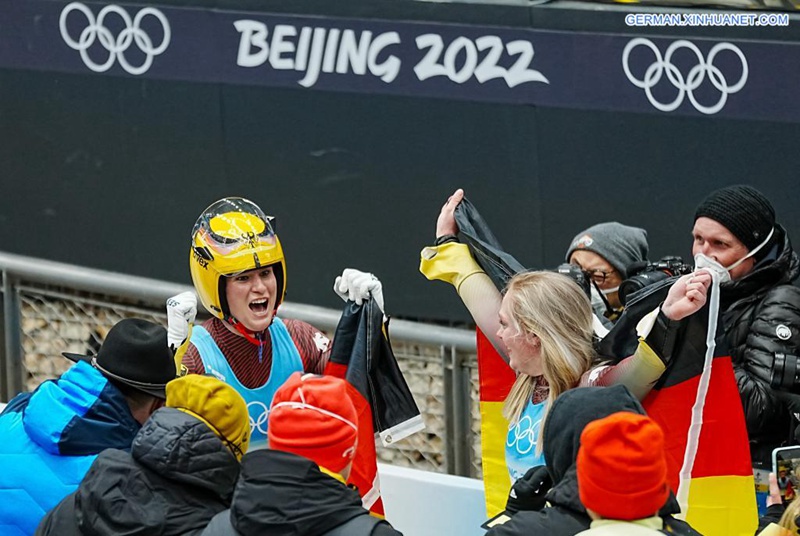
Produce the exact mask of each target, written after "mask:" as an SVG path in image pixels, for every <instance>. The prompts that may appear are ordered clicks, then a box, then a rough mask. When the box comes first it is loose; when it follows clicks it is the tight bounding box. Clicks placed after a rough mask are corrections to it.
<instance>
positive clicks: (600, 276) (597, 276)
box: [583, 269, 614, 285]
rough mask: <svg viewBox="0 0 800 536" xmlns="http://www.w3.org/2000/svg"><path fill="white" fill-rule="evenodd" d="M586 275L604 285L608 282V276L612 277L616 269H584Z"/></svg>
mask: <svg viewBox="0 0 800 536" xmlns="http://www.w3.org/2000/svg"><path fill="white" fill-rule="evenodd" d="M583 273H584V274H586V276H587V277H588V278H589V279H591V280H592V281H594V282H595V283H597V284H598V285H602V284H603V283H605V282H606V278H608V277H611V276H612V275H613V274H614V271H613V270H612V271H610V272H604V271H603V270H597V269H595V270H584V271H583Z"/></svg>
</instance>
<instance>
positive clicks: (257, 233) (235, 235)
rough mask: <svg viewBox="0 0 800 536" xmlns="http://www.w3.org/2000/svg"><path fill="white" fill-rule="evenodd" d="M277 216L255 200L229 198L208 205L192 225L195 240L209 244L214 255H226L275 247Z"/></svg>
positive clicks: (210, 251) (195, 243) (207, 245)
mask: <svg viewBox="0 0 800 536" xmlns="http://www.w3.org/2000/svg"><path fill="white" fill-rule="evenodd" d="M273 222H274V218H273V217H272V216H267V215H266V214H264V212H263V211H262V210H261V209H260V208H259V207H258V206H257V205H256V204H255V203H253V202H251V201H248V200H247V199H243V198H226V199H221V200H220V201H217V202H216V203H214V204H213V205H211V206H210V207H208V208H207V209H206V210H205V211H203V214H201V215H200V217H199V218H198V219H197V222H196V223H195V225H194V229H192V241H193V243H194V245H197V244H198V242H199V243H201V244H203V245H204V246H206V248H208V250H209V253H211V255H212V257H216V256H221V257H226V256H229V255H232V254H234V253H236V252H238V251H241V250H242V249H257V248H260V247H267V248H271V247H275V244H276V242H277V239H276V237H275V229H274V227H273Z"/></svg>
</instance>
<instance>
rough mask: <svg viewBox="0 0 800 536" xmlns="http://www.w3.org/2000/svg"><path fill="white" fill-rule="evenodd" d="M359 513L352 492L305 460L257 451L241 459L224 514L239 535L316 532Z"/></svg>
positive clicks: (309, 535)
mask: <svg viewBox="0 0 800 536" xmlns="http://www.w3.org/2000/svg"><path fill="white" fill-rule="evenodd" d="M363 513H364V509H363V508H362V506H361V498H360V497H359V495H358V492H357V491H355V490H353V489H351V488H348V487H347V486H345V485H344V484H342V483H341V482H339V481H337V480H335V479H334V478H332V477H330V476H328V475H326V474H325V473H323V472H322V471H320V469H319V467H318V466H317V465H316V464H315V463H314V462H312V461H311V460H308V459H306V458H302V457H300V456H296V455H294V454H291V453H288V452H281V451H277V450H257V451H254V452H251V453H249V454H246V455H245V457H244V459H243V460H242V475H241V478H240V479H239V482H238V484H237V485H236V491H235V492H234V496H233V504H232V505H231V516H230V518H231V522H232V523H233V526H234V528H235V529H236V531H237V533H238V534H241V535H242V536H256V535H261V534H269V535H270V536H318V535H322V534H325V533H326V532H328V531H329V530H331V529H332V528H334V527H337V526H339V525H341V524H342V523H345V522H346V521H348V520H350V519H351V518H353V517H355V516H357V515H361V514H363Z"/></svg>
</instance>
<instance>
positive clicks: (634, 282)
mask: <svg viewBox="0 0 800 536" xmlns="http://www.w3.org/2000/svg"><path fill="white" fill-rule="evenodd" d="M692 269H693V266H692V265H691V264H686V263H684V262H683V259H682V258H681V257H675V256H669V257H662V258H661V259H659V260H658V261H656V262H641V263H633V264H632V265H631V266H629V267H628V275H629V277H628V279H626V280H625V281H623V282H622V283H620V285H619V301H620V303H621V304H622V305H625V304H626V303H627V301H628V297H629V296H631V295H632V294H633V293H634V292H637V291H639V290H641V289H643V288H645V287H648V286H650V285H652V284H653V283H657V282H659V281H663V280H664V279H667V278H670V277H674V276H676V275H686V274H690V273H692Z"/></svg>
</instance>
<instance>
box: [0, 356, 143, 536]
mask: <svg viewBox="0 0 800 536" xmlns="http://www.w3.org/2000/svg"><path fill="white" fill-rule="evenodd" d="M140 427H141V426H140V425H139V423H138V422H137V421H136V420H135V419H134V418H133V415H131V412H130V409H129V408H128V403H127V402H126V400H125V397H124V396H123V395H122V393H121V392H120V391H119V390H118V389H117V388H116V387H114V386H113V385H112V384H111V383H109V382H108V380H107V379H106V378H105V377H104V376H103V375H102V374H100V372H98V371H97V370H96V369H95V368H93V367H92V366H91V365H89V364H87V363H83V362H80V363H77V364H76V365H74V366H73V367H72V368H70V369H69V370H68V371H67V372H65V373H64V374H63V375H62V376H61V378H59V379H58V380H55V381H47V382H45V383H43V384H41V385H40V386H39V388H38V389H36V390H35V391H34V392H33V393H23V394H21V395H18V396H16V397H15V398H14V399H13V400H11V402H9V404H8V406H7V407H6V409H5V410H4V411H3V413H2V415H0V534H2V535H3V536H23V535H24V536H27V535H31V534H33V533H34V531H35V530H36V527H37V525H38V524H39V521H40V520H41V519H42V517H43V516H44V515H45V513H47V512H48V511H49V510H50V509H52V508H53V507H55V506H56V505H57V504H58V503H59V501H61V500H62V499H63V498H64V497H66V496H67V495H69V494H70V493H72V492H73V491H75V489H76V488H77V486H78V484H79V483H80V481H81V480H82V479H83V477H84V475H85V474H86V471H88V469H89V466H90V465H92V462H93V461H94V460H95V458H96V457H97V454H99V453H100V452H101V451H103V450H105V449H107V448H118V449H123V450H130V447H131V443H132V442H133V438H134V437H135V436H136V433H137V432H138V431H139V428H140Z"/></svg>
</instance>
